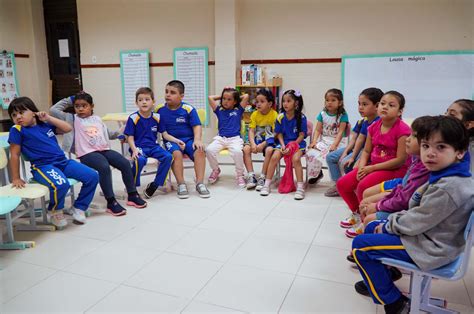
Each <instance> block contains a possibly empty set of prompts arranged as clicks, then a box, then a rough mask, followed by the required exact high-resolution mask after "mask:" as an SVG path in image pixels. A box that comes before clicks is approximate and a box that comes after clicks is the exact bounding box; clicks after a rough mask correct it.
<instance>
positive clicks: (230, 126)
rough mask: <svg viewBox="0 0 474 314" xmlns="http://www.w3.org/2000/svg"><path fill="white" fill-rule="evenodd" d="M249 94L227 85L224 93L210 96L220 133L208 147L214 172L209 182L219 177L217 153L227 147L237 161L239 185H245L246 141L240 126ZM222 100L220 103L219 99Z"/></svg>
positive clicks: (209, 159)
mask: <svg viewBox="0 0 474 314" xmlns="http://www.w3.org/2000/svg"><path fill="white" fill-rule="evenodd" d="M248 98H249V96H248V95H247V94H244V95H242V97H241V96H240V94H239V91H238V90H236V89H235V88H232V87H226V88H224V90H223V91H222V95H214V96H209V106H210V107H211V109H212V111H214V113H215V114H216V116H217V121H218V130H219V132H218V134H217V135H216V136H215V137H214V139H213V141H212V142H211V144H209V146H207V148H206V155H207V160H208V161H209V165H210V166H211V169H212V172H211V175H210V176H209V179H208V182H209V184H214V183H215V182H216V181H217V180H218V179H219V174H220V173H221V169H220V168H219V163H218V162H217V154H219V152H220V151H221V150H223V149H225V148H227V149H228V150H229V152H230V156H231V157H232V159H233V160H234V163H235V179H236V182H237V185H238V186H239V187H241V188H243V187H245V179H244V159H243V153H242V148H243V144H244V141H243V140H242V138H241V137H240V128H241V120H242V114H243V113H244V108H245V107H246V106H247V104H248ZM218 100H220V105H218V104H217V101H218Z"/></svg>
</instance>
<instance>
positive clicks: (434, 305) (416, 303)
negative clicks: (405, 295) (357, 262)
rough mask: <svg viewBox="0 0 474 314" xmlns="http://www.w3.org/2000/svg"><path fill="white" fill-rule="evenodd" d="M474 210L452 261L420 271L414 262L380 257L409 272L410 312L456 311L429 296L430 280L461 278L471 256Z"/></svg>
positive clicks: (442, 312) (387, 263)
mask: <svg viewBox="0 0 474 314" xmlns="http://www.w3.org/2000/svg"><path fill="white" fill-rule="evenodd" d="M473 225H474V210H473V212H472V213H471V217H470V218H469V222H468V223H467V225H466V229H465V231H464V238H465V239H466V244H465V248H464V251H463V252H462V253H461V255H459V256H458V257H457V258H456V259H455V260H454V261H453V262H451V263H449V264H448V265H445V266H442V267H440V268H437V269H433V270H430V271H422V270H421V269H419V268H418V267H417V266H416V265H415V264H413V263H409V262H404V261H400V260H397V259H392V258H382V259H380V260H381V261H382V262H383V263H384V264H385V265H389V266H393V267H397V268H399V269H403V270H406V271H408V272H411V278H410V297H411V301H410V313H411V314H417V313H420V310H421V311H426V312H429V313H437V314H438V313H439V314H447V313H458V312H457V311H453V310H449V309H447V308H445V306H446V302H445V300H443V299H438V298H431V296H430V289H431V280H432V278H439V279H444V280H449V281H455V280H459V279H461V278H462V277H463V276H464V275H465V274H466V271H467V267H468V265H469V259H470V257H471V249H472V245H473V241H474V230H473Z"/></svg>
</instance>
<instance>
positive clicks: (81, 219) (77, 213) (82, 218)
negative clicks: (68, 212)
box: [72, 207, 86, 225]
mask: <svg viewBox="0 0 474 314" xmlns="http://www.w3.org/2000/svg"><path fill="white" fill-rule="evenodd" d="M72 218H73V219H74V221H73V222H74V223H76V224H79V225H83V224H85V223H86V213H85V211H83V210H80V209H78V208H76V207H73V208H72Z"/></svg>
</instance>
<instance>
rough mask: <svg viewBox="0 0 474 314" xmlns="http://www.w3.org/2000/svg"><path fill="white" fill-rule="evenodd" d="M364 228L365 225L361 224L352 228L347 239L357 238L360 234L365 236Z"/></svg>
mask: <svg viewBox="0 0 474 314" xmlns="http://www.w3.org/2000/svg"><path fill="white" fill-rule="evenodd" d="M363 227H364V225H363V224H359V225H357V226H353V227H352V228H349V229H347V230H346V237H348V238H351V239H352V238H355V237H357V236H358V235H359V234H363V233H364V229H363Z"/></svg>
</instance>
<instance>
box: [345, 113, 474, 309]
mask: <svg viewBox="0 0 474 314" xmlns="http://www.w3.org/2000/svg"><path fill="white" fill-rule="evenodd" d="M417 138H418V140H419V141H420V145H421V160H422V162H423V164H424V165H425V167H426V168H427V169H428V170H429V171H431V173H430V176H429V179H428V182H427V183H426V184H424V185H423V186H421V187H420V188H419V189H418V191H417V192H416V193H414V194H413V197H412V199H411V200H410V203H409V210H408V211H401V212H398V213H394V214H392V215H390V217H389V218H388V220H375V221H373V222H371V223H370V224H369V225H368V226H367V228H366V229H365V234H362V235H359V236H357V237H356V238H355V239H354V240H353V242H352V255H353V256H354V260H355V262H356V264H357V266H358V267H359V271H360V273H361V275H362V278H363V279H364V280H363V281H359V282H357V283H356V284H355V289H356V291H357V292H358V293H360V294H367V292H368V293H370V295H371V296H372V299H373V300H374V302H375V303H378V304H382V305H384V307H385V312H386V313H401V311H402V310H404V309H405V308H406V307H407V306H408V301H409V300H408V298H407V297H405V296H404V295H402V294H401V292H400V291H399V290H398V288H397V287H396V286H395V285H394V284H393V281H392V279H391V276H390V272H389V270H388V269H387V267H385V266H384V265H383V264H382V262H381V261H380V259H381V258H384V257H387V258H393V259H398V260H401V261H406V262H409V263H415V264H416V265H417V266H418V267H419V268H420V269H421V270H423V271H429V270H432V269H436V268H439V267H441V266H443V265H446V264H448V263H451V262H452V261H454V260H455V259H456V258H457V257H458V256H459V254H461V252H462V250H463V248H464V245H465V239H464V235H463V233H464V229H465V228H466V224H467V222H468V220H469V216H470V215H471V213H472V210H473V208H474V197H473V194H472V191H474V182H473V180H472V178H471V173H470V172H469V162H470V160H469V158H464V155H465V154H466V151H467V149H468V145H469V135H468V132H467V129H466V128H465V127H464V125H463V124H462V123H461V122H460V121H459V120H457V119H456V118H453V117H444V116H438V117H431V119H430V121H429V122H427V123H426V124H424V126H423V127H422V128H420V129H419V130H418V132H417Z"/></svg>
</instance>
